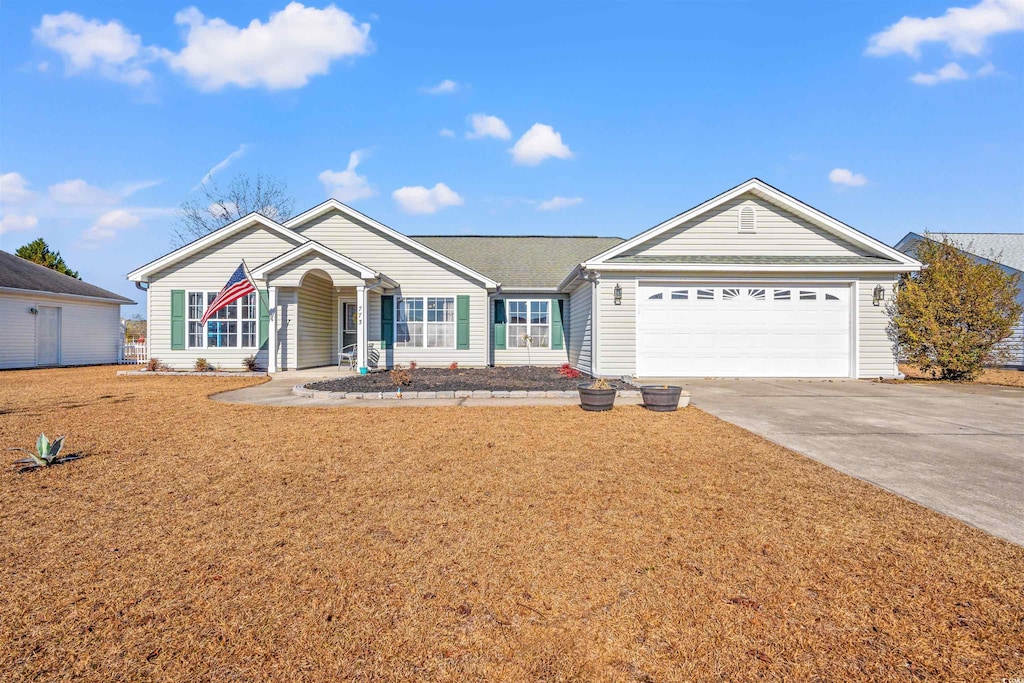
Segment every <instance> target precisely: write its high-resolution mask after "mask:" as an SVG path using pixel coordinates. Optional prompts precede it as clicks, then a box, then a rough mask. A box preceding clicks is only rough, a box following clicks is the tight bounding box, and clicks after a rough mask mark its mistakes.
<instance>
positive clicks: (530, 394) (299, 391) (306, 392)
mask: <svg viewBox="0 0 1024 683" xmlns="http://www.w3.org/2000/svg"><path fill="white" fill-rule="evenodd" d="M292 393H293V394H295V395H296V396H301V397H303V398H315V399H319V400H326V399H334V400H377V401H380V400H384V401H386V400H398V399H405V398H408V399H413V398H415V399H432V398H433V399H446V400H450V399H453V398H578V397H579V392H578V391H577V390H576V389H572V390H570V391H560V390H550V391H523V390H516V391H511V390H502V389H495V390H493V391H492V390H490V389H478V390H476V391H470V390H468V389H461V390H458V391H403V392H402V393H401V395H399V394H398V392H397V391H322V390H320V389H310V388H309V387H307V386H306V385H305V384H296V385H295V386H294V387H292ZM616 396H620V397H622V398H640V390H639V389H619V390H618V391H617V392H616Z"/></svg>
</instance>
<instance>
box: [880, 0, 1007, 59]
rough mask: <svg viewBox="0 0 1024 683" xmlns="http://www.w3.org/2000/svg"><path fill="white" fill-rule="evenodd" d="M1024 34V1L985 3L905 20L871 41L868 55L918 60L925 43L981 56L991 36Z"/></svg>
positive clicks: (985, 1)
mask: <svg viewBox="0 0 1024 683" xmlns="http://www.w3.org/2000/svg"><path fill="white" fill-rule="evenodd" d="M1021 30H1024V0H982V1H981V2H979V3H978V4H977V5H975V6H974V7H951V8H949V9H947V10H946V13H945V14H943V15H942V16H941V17H927V18H919V17H903V18H902V19H900V20H899V21H897V22H896V23H895V24H893V25H892V26H889V27H888V28H886V29H885V30H884V31H881V32H879V33H876V34H875V35H873V36H871V38H870V39H869V40H868V47H867V49H866V53H867V54H869V55H875V56H885V55H891V54H896V53H898V52H903V53H905V54H907V55H910V56H911V57H913V58H915V59H917V58H918V57H920V56H921V46H922V45H923V44H925V43H945V44H946V45H948V46H949V48H950V49H952V50H953V51H954V52H957V53H966V54H970V55H978V54H981V53H982V51H983V50H984V49H985V45H986V42H987V41H988V39H989V38H990V37H991V36H994V35H997V34H999V33H1009V32H1012V31H1021Z"/></svg>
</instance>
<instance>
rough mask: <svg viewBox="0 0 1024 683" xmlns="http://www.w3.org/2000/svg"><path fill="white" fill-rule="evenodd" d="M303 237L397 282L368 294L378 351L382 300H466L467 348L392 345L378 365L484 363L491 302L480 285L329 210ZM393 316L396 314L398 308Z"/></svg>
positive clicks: (302, 228)
mask: <svg viewBox="0 0 1024 683" xmlns="http://www.w3.org/2000/svg"><path fill="white" fill-rule="evenodd" d="M295 230H296V231H297V232H300V233H301V234H302V235H304V236H306V237H309V238H311V239H314V240H316V241H318V242H320V243H321V244H323V245H324V246H326V247H329V248H330V249H333V250H335V251H337V252H338V253H341V254H344V255H345V256H347V257H349V258H351V259H353V260H355V261H358V262H359V263H362V264H363V265H365V266H367V267H368V268H373V269H374V270H377V271H380V272H382V273H384V274H385V275H387V276H388V277H389V278H391V279H392V280H394V281H395V282H397V283H398V289H395V290H391V289H388V290H384V291H381V290H374V291H373V292H370V296H369V306H370V311H369V316H368V317H367V320H368V322H369V326H368V327H367V339H368V341H369V342H370V343H371V344H373V345H374V346H376V347H377V348H378V349H379V348H380V332H381V329H380V296H381V294H384V295H394V296H395V297H396V303H397V298H398V297H402V296H404V297H430V296H446V297H458V296H459V295H466V296H469V298H470V299H469V349H463V350H459V349H439V348H407V347H401V346H395V348H393V349H388V350H387V352H386V353H382V354H381V364H382V365H383V364H385V363H386V364H387V365H388V366H391V365H393V364H395V363H402V364H408V363H409V361H413V360H414V361H416V362H417V364H419V365H421V366H423V367H428V366H447V365H449V364H450V363H452V362H457V363H458V364H459V365H461V366H464V367H472V366H478V367H479V366H484V365H487V363H488V355H489V354H488V348H487V338H488V336H487V322H488V317H489V315H488V311H487V307H488V304H489V303H490V300H489V299H488V297H487V290H486V289H485V288H484V287H483V285H482V284H480V283H478V282H476V281H474V280H471V279H469V278H468V277H467V276H466V275H464V274H462V273H460V272H458V271H456V270H453V269H452V268H450V267H449V266H447V265H445V264H443V263H441V262H440V261H437V260H435V259H432V258H430V257H428V256H426V255H424V254H422V253H420V252H417V251H415V250H414V249H412V248H410V247H408V246H406V245H404V244H401V243H399V242H397V241H395V240H394V239H391V238H389V237H386V236H384V235H383V234H382V233H380V232H377V231H375V230H373V229H372V228H370V227H369V226H364V225H358V224H356V223H354V222H353V221H352V220H350V219H349V218H348V217H346V216H343V215H342V214H340V213H338V212H331V213H329V214H327V215H325V216H321V217H319V218H316V219H314V220H312V221H309V222H308V223H303V224H301V225H297V226H295ZM396 312H397V310H396Z"/></svg>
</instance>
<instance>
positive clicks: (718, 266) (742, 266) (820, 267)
mask: <svg viewBox="0 0 1024 683" xmlns="http://www.w3.org/2000/svg"><path fill="white" fill-rule="evenodd" d="M593 267H594V268H597V269H599V270H604V271H614V272H632V271H637V272H654V273H676V272H684V273H685V272H709V271H711V272H737V271H742V272H761V273H908V272H913V271H918V270H921V266H920V265H912V264H909V263H893V264H892V265H888V264H880V265H875V264H870V265H869V264H865V265H857V264H806V265H805V264H801V265H793V264H788V265H782V264H779V265H773V264H770V263H769V264H764V265H761V264H749V263H734V264H729V263H706V264H701V263H686V264H678V265H672V264H664V263H655V264H651V263H602V264H595V265H594V266H593ZM588 268H589V267H588Z"/></svg>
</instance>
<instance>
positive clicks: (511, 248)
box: [411, 235, 623, 290]
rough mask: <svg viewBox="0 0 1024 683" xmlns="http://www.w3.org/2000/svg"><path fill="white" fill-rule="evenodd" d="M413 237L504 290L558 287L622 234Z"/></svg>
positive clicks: (616, 241) (617, 241)
mask: <svg viewBox="0 0 1024 683" xmlns="http://www.w3.org/2000/svg"><path fill="white" fill-rule="evenodd" d="M411 237H412V239H414V240H416V241H417V242H419V243H420V244H423V245H426V246H427V247H430V248H431V249H433V250H434V251H437V252H440V253H441V254H444V255H445V256H447V257H448V258H450V259H454V260H456V261H458V262H459V263H461V264H463V265H465V266H469V267H470V268H472V269H473V270H475V271H477V272H478V273H481V274H482V275H486V276H487V277H489V278H491V279H492V280H496V281H497V282H500V283H501V286H502V288H503V289H520V290H525V289H555V288H557V287H558V285H559V284H561V282H562V280H563V279H565V276H566V275H568V274H569V272H570V271H571V270H572V269H573V268H574V267H576V266H577V265H579V263H580V262H581V261H585V260H586V259H588V258H590V257H591V256H596V255H597V254H600V253H601V252H603V251H607V250H608V249H611V248H612V247H614V246H615V245H616V244H619V243H621V242H622V241H623V240H622V238H620V237H544V236H536V237H525V236H524V237H520V236H502V235H493V236H491V235H487V236H481V235H472V236H471V235H429V236H428V235H411Z"/></svg>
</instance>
